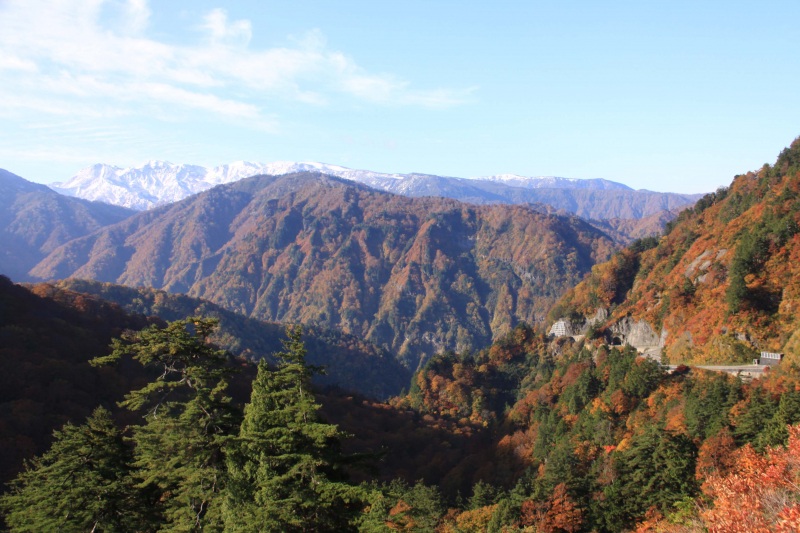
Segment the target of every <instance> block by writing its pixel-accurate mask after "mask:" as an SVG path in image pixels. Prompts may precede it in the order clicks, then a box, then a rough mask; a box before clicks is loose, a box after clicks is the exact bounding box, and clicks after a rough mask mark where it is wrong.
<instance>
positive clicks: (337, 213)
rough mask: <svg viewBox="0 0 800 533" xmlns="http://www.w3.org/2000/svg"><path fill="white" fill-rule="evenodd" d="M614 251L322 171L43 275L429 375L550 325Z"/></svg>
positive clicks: (201, 211) (96, 246) (531, 217)
mask: <svg viewBox="0 0 800 533" xmlns="http://www.w3.org/2000/svg"><path fill="white" fill-rule="evenodd" d="M614 249H615V244H614V243H613V241H612V240H611V239H610V238H608V237H607V236H605V235H604V234H603V233H601V232H599V231H598V230H597V229H595V228H593V227H592V226H590V225H589V224H587V223H586V222H584V221H582V220H580V219H577V218H567V217H558V216H552V215H545V214H541V213H538V212H536V211H534V210H532V209H529V208H526V207H522V206H505V205H497V206H472V205H467V204H462V203H459V202H456V201H454V200H447V199H441V198H405V197H401V196H396V195H392V194H387V193H382V192H378V191H375V190H373V189H370V188H368V187H366V186H363V185H359V184H354V183H352V182H348V181H345V180H341V179H338V178H332V177H329V176H323V175H320V174H309V173H305V174H295V175H286V176H279V177H272V176H260V177H253V178H248V179H245V180H242V181H239V182H236V183H232V184H229V185H222V186H219V187H216V188H214V189H211V190H209V191H207V192H205V193H201V194H199V195H197V196H194V197H191V198H187V199H186V200H183V201H181V202H178V203H177V204H173V205H170V206H165V207H161V208H157V209H154V210H151V211H146V212H144V213H140V214H139V215H136V216H134V217H132V218H130V219H128V220H125V221H123V222H121V223H119V224H116V225H114V226H111V227H108V228H104V229H102V230H100V231H97V232H95V233H94V234H92V235H90V236H87V237H84V238H81V239H76V240H74V241H72V242H70V243H68V244H66V245H64V246H62V247H61V248H59V249H57V250H55V251H54V252H53V253H52V254H50V256H48V257H47V258H46V259H44V260H43V261H42V262H41V263H39V265H37V266H36V267H35V268H34V269H33V270H32V271H31V274H32V275H34V276H37V277H39V278H43V279H53V278H66V277H77V278H88V279H96V280H100V281H108V282H114V283H119V284H123V285H130V286H149V287H154V288H161V289H165V290H168V291H170V292H176V293H187V294H189V295H191V296H196V297H200V298H204V299H207V300H210V301H212V302H214V303H217V304H219V305H222V306H223V307H225V308H227V309H230V310H233V311H236V312H239V313H242V314H245V315H247V316H250V317H253V318H258V319H264V320H269V321H276V322H294V323H302V324H313V325H318V326H320V327H322V328H327V329H339V330H341V331H343V332H345V333H350V334H353V335H357V336H360V337H362V338H364V339H366V340H368V341H370V342H372V343H374V344H376V345H378V346H381V347H384V348H386V349H389V350H391V351H392V352H393V353H395V354H398V355H399V356H400V357H401V358H403V359H404V360H405V361H406V363H407V364H408V365H409V366H410V367H412V368H415V367H416V366H417V364H418V362H419V360H420V359H424V358H425V357H426V356H429V355H431V354H433V353H437V352H439V351H441V350H443V349H448V348H457V349H459V350H464V349H468V348H470V347H480V346H485V345H488V344H489V343H490V342H491V339H492V338H493V337H495V336H497V335H500V334H502V333H504V332H507V331H509V330H510V329H511V328H512V327H513V326H514V325H515V324H517V323H518V322H520V321H525V322H529V323H536V322H541V321H542V320H543V319H544V316H545V313H546V311H547V309H549V307H550V306H551V304H552V303H553V302H554V301H555V299H556V298H558V297H559V296H560V295H561V294H562V293H563V291H564V290H565V289H566V288H567V287H569V286H571V285H573V284H574V283H576V282H577V281H578V280H579V279H580V278H581V277H583V275H584V274H585V273H586V272H588V271H589V269H590V268H591V266H592V265H593V264H594V263H596V262H598V261H602V260H604V259H606V258H608V257H609V256H610V254H611V253H612V251H613V250H614Z"/></svg>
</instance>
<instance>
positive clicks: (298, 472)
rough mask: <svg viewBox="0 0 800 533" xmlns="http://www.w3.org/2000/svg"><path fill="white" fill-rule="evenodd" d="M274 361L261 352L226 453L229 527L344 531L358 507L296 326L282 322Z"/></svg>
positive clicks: (357, 493) (356, 492) (356, 493)
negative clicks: (284, 329) (236, 431)
mask: <svg viewBox="0 0 800 533" xmlns="http://www.w3.org/2000/svg"><path fill="white" fill-rule="evenodd" d="M287 336H288V340H287V341H284V350H285V351H283V352H281V353H278V354H276V356H277V358H278V359H279V360H281V361H282V362H281V364H280V365H279V367H278V368H277V369H276V370H270V369H269V368H268V367H267V364H266V363H265V362H264V361H263V360H262V361H261V363H260V364H259V367H258V375H257V377H256V379H255V381H254V382H253V391H252V395H251V398H250V403H249V404H248V405H247V406H246V407H245V412H244V421H243V422H242V425H241V429H240V433H239V438H238V439H237V441H236V442H235V443H234V445H233V446H232V449H231V453H230V454H229V458H228V473H229V484H228V489H227V494H228V496H227V498H226V511H225V526H226V529H227V530H229V531H281V532H291V531H348V530H352V529H353V526H352V522H353V519H354V517H355V516H356V515H357V514H358V513H359V512H360V510H361V508H362V507H363V503H362V491H361V490H360V489H358V488H357V487H354V486H351V485H349V484H347V483H346V482H345V475H344V473H343V472H342V466H344V464H345V462H346V460H345V458H344V456H343V455H342V454H341V451H340V447H339V442H340V439H341V438H342V437H343V436H344V435H343V433H342V432H341V431H339V429H338V427H337V426H335V425H332V424H327V423H325V422H323V421H322V420H321V419H320V417H319V415H318V413H317V411H318V409H319V407H320V406H319V404H317V403H316V401H315V399H314V396H313V394H312V392H311V386H310V385H311V376H312V374H313V373H314V372H316V371H318V370H319V369H317V368H314V367H311V366H309V365H308V364H306V361H305V357H306V350H305V347H304V345H303V342H302V339H301V336H302V331H301V329H300V327H289V328H287Z"/></svg>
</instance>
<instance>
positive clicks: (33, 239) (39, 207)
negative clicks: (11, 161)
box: [0, 169, 135, 281]
mask: <svg viewBox="0 0 800 533" xmlns="http://www.w3.org/2000/svg"><path fill="white" fill-rule="evenodd" d="M134 212H135V211H133V210H131V209H126V208H124V207H118V206H113V205H108V204H104V203H101V202H90V201H87V200H81V199H78V198H70V197H67V196H62V195H60V194H58V193H56V192H54V191H52V190H51V189H49V188H48V187H46V186H44V185H39V184H37V183H31V182H29V181H27V180H24V179H22V178H20V177H19V176H17V175H15V174H12V173H10V172H7V171H5V170H2V169H0V274H5V275H7V276H10V277H11V278H13V279H15V280H17V281H23V280H26V279H29V278H28V270H30V269H31V268H32V267H33V266H34V265H35V264H36V263H38V262H39V261H41V260H42V258H44V257H45V256H46V255H47V254H49V253H50V252H52V251H53V250H54V249H56V248H57V247H58V246H60V245H62V244H64V243H65V242H67V241H70V240H72V239H74V238H76V237H82V236H83V235H87V234H88V233H90V232H92V231H94V230H96V229H98V228H101V227H103V226H107V225H109V224H113V223H115V222H119V221H120V220H123V219H125V218H127V217H129V216H130V215H132V214H133V213H134Z"/></svg>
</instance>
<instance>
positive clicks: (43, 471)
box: [0, 407, 141, 532]
mask: <svg viewBox="0 0 800 533" xmlns="http://www.w3.org/2000/svg"><path fill="white" fill-rule="evenodd" d="M54 437H55V441H54V442H53V445H52V446H51V447H50V450H48V451H47V452H46V453H45V454H44V455H42V456H41V457H37V458H34V459H33V460H32V461H31V462H29V463H28V464H27V465H26V468H25V470H24V471H23V472H22V473H21V474H20V475H19V476H18V477H17V478H16V479H15V480H14V481H13V482H12V483H11V486H10V488H11V490H10V492H9V493H8V494H6V495H5V496H3V497H2V498H1V499H0V507H1V508H2V509H3V511H4V512H5V514H6V522H7V525H8V527H9V528H10V530H11V531H106V532H113V531H135V530H137V529H140V526H141V521H140V517H139V516H138V510H139V509H141V505H140V502H138V501H137V498H136V496H137V492H136V491H135V489H134V488H133V482H132V480H131V478H130V477H129V460H130V452H129V450H128V449H127V448H126V447H125V445H124V443H123V441H122V436H121V435H120V432H119V430H118V429H117V428H116V426H115V425H114V421H113V420H112V419H111V414H110V413H109V412H108V411H107V410H106V409H103V408H102V407H98V408H97V409H95V411H94V413H92V415H91V416H90V417H89V418H88V419H87V421H86V423H85V424H83V425H81V426H74V425H72V424H69V423H68V424H67V425H65V426H64V427H63V428H62V429H61V430H60V431H59V430H57V431H55V432H54Z"/></svg>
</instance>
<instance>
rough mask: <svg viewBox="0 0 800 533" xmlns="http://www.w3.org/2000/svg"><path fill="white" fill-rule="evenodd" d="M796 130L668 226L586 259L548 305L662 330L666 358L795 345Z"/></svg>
mask: <svg viewBox="0 0 800 533" xmlns="http://www.w3.org/2000/svg"><path fill="white" fill-rule="evenodd" d="M798 254H800V139H798V140H795V141H794V142H793V143H792V144H791V146H790V147H788V148H786V149H785V150H783V151H782V152H781V154H780V155H779V156H778V158H777V160H776V161H775V164H774V165H764V166H763V167H762V168H761V169H760V170H758V171H757V172H749V173H747V174H742V175H739V176H736V178H735V179H734V180H733V183H732V184H731V186H730V187H722V188H720V189H719V190H717V191H716V192H714V193H711V194H709V195H706V196H705V197H703V198H702V199H700V200H699V201H698V202H697V204H695V205H694V207H692V208H690V209H686V210H684V211H682V212H681V213H680V215H679V216H678V217H677V218H676V219H675V220H674V221H672V222H670V223H669V224H668V225H667V229H666V232H665V235H664V236H662V237H660V238H644V239H640V240H639V241H637V242H636V243H634V244H633V245H631V246H629V247H628V248H627V249H625V250H622V251H620V252H618V253H617V254H615V256H614V257H612V259H611V260H610V261H608V262H605V263H601V264H599V265H596V266H594V267H593V268H592V272H591V274H590V275H589V276H587V278H586V279H585V280H583V281H582V282H581V283H579V284H578V285H577V286H576V287H574V288H573V289H571V290H569V291H568V292H567V294H566V295H565V296H564V297H563V298H561V300H560V301H559V302H558V303H557V304H556V305H555V306H554V308H553V309H551V311H550V318H551V319H552V320H555V319H557V318H561V317H567V318H570V319H572V320H576V319H577V320H578V321H582V320H583V317H593V316H595V315H596V313H597V311H598V309H604V310H605V311H607V313H608V316H607V319H605V320H603V321H602V322H600V323H597V324H595V325H594V327H593V330H592V333H593V334H596V335H604V334H605V335H606V337H607V338H609V339H610V338H612V336H613V333H614V331H615V329H617V330H618V329H619V328H618V327H615V326H617V325H618V324H620V322H621V321H624V320H626V319H632V320H636V321H638V320H642V321H644V322H646V323H647V324H649V325H650V327H652V329H653V330H654V331H655V333H656V335H663V337H664V346H663V356H664V360H665V361H667V360H668V361H670V362H672V363H690V364H701V363H706V364H707V363H734V362H736V363H741V362H750V361H752V360H753V358H754V357H757V356H758V353H759V352H760V351H763V350H766V351H773V352H786V353H787V356H791V354H795V353H796V352H797V350H796V347H797V343H798V342H800V321H798V320H799V319H798V317H800V314H798V312H797V311H798V309H800V281H799V280H800V269H799V268H800V261H799V260H798V259H800V255H798Z"/></svg>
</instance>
